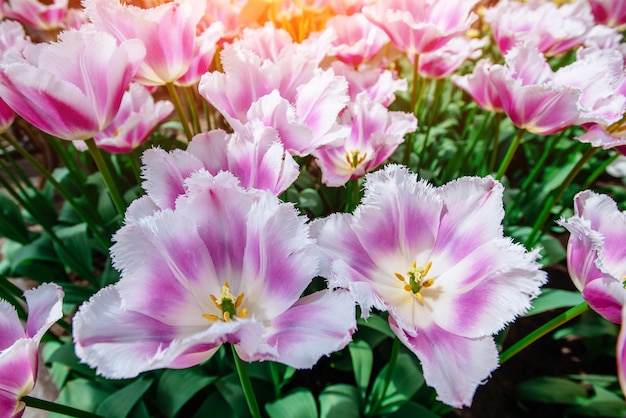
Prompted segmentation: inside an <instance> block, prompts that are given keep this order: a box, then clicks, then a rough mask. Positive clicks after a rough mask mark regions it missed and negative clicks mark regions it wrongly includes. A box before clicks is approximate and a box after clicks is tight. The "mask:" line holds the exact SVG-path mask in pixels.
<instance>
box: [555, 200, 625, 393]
mask: <svg viewBox="0 0 626 418" xmlns="http://www.w3.org/2000/svg"><path fill="white" fill-rule="evenodd" d="M559 224H560V225H562V226H564V227H565V228H566V229H567V230H568V231H569V233H570V237H569V241H568V244H567V268H568V271H569V274H570V277H571V278H572V281H573V282H574V285H576V287H577V288H578V289H579V290H580V291H581V292H582V296H583V298H584V299H585V301H587V303H588V304H589V306H590V307H591V308H592V309H593V310H594V311H596V312H597V313H599V314H600V315H602V316H603V317H604V318H605V319H607V320H609V321H611V322H614V323H617V324H622V329H621V332H620V335H619V337H618V342H617V349H616V356H617V371H618V377H619V382H620V385H621V387H622V391H623V392H624V393H625V394H626V331H624V324H625V323H626V322H624V321H625V320H626V319H625V318H626V289H625V288H624V283H625V282H626V246H624V242H625V241H626V213H625V212H621V211H620V210H619V209H618V207H617V205H616V203H615V201H614V200H613V199H611V198H610V197H609V196H606V195H601V194H597V193H595V192H593V191H591V190H585V191H582V192H580V193H578V194H577V195H576V196H575V197H574V216H572V217H571V218H569V219H567V220H561V221H559Z"/></svg>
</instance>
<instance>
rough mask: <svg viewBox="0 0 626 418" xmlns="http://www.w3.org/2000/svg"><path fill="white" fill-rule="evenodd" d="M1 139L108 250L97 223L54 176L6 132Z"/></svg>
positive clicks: (106, 242)
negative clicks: (44, 180)
mask: <svg viewBox="0 0 626 418" xmlns="http://www.w3.org/2000/svg"><path fill="white" fill-rule="evenodd" d="M3 137H4V138H5V139H6V140H7V142H8V143H9V144H11V145H12V146H13V148H15V150H16V151H17V152H19V153H20V155H21V156H22V157H24V158H25V159H26V160H27V161H28V162H29V163H30V164H31V165H32V166H33V167H34V168H35V169H36V170H37V171H38V172H39V174H40V175H41V176H42V177H43V178H44V179H46V181H48V182H49V183H50V184H52V186H54V188H55V189H56V190H57V191H58V192H59V193H60V194H61V196H63V198H64V199H65V200H67V202H68V203H69V204H70V206H72V208H73V209H74V211H75V212H76V214H78V216H80V218H81V219H82V220H83V221H85V223H87V225H88V226H89V229H90V230H91V231H92V232H93V234H94V236H95V237H96V239H97V240H98V242H99V243H100V245H101V246H102V248H104V249H107V248H109V245H110V242H109V240H107V239H106V238H105V237H104V235H102V233H101V232H100V230H99V229H98V227H97V224H98V223H97V222H96V221H95V220H94V219H93V218H92V216H91V215H90V214H89V213H88V212H86V211H84V210H83V209H82V208H81V207H80V205H79V204H78V203H76V200H74V198H73V197H72V195H71V194H70V193H69V192H68V191H67V189H66V188H65V187H63V185H62V184H61V183H59V182H58V181H57V180H56V179H55V178H54V176H53V175H52V174H51V173H50V172H48V170H46V168H45V167H44V166H43V165H41V163H40V162H39V161H37V159H36V158H35V157H33V156H32V155H31V154H30V153H29V152H28V151H26V150H25V149H24V147H22V146H21V145H20V144H19V142H18V141H17V140H16V139H15V138H14V137H13V136H12V135H10V134H8V132H7V133H5V134H4V135H3Z"/></svg>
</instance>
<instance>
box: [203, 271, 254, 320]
mask: <svg viewBox="0 0 626 418" xmlns="http://www.w3.org/2000/svg"><path fill="white" fill-rule="evenodd" d="M209 297H210V298H211V301H213V304H214V305H215V307H216V308H217V309H219V310H220V311H221V312H222V314H221V315H222V316H221V318H220V317H219V316H217V315H213V314H202V317H203V318H205V319H208V320H209V321H212V322H215V321H218V320H220V319H221V320H223V321H224V322H228V321H230V320H231V319H232V318H245V317H246V316H247V315H248V310H247V309H245V308H243V309H241V310H240V311H239V312H237V310H238V309H239V308H240V307H241V305H242V303H243V298H244V293H243V292H241V293H240V294H239V296H237V297H236V298H235V296H233V294H232V293H230V283H228V281H224V285H223V286H222V289H221V290H220V296H219V297H215V295H209Z"/></svg>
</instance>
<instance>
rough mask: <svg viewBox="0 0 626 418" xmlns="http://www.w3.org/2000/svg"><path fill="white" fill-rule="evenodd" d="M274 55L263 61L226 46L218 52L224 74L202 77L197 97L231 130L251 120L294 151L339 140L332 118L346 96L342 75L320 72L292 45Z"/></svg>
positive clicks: (307, 151) (305, 152) (304, 152)
mask: <svg viewBox="0 0 626 418" xmlns="http://www.w3.org/2000/svg"><path fill="white" fill-rule="evenodd" d="M298 51H300V52H298ZM277 57H278V58H277V59H276V61H272V60H270V59H263V58H261V57H260V56H259V55H257V54H256V53H255V52H253V51H251V50H249V49H247V48H245V47H244V46H243V45H242V44H238V43H235V44H233V45H227V46H226V47H225V48H224V50H223V51H222V54H221V58H222V66H223V68H224V72H223V73H222V72H217V71H215V72H210V73H206V74H205V75H203V76H202V78H201V80H200V84H199V87H198V90H199V92H200V95H201V96H202V97H204V98H205V99H206V100H207V101H208V102H209V103H211V105H213V106H214V107H215V108H216V109H217V110H218V111H219V112H220V113H221V114H222V115H223V116H224V117H225V118H226V120H227V121H228V123H229V124H230V125H231V126H232V127H233V129H234V130H236V131H237V130H240V129H241V127H242V126H243V125H244V124H245V123H246V122H248V121H251V120H260V121H262V122H263V123H264V124H265V125H266V126H270V127H273V128H275V129H276V130H277V131H278V132H279V134H280V138H281V141H282V142H283V144H284V146H285V148H286V149H287V150H288V151H289V152H291V153H292V154H295V155H308V154H310V153H311V152H312V151H313V150H315V149H316V148H318V147H320V146H322V145H324V144H327V143H330V142H332V141H334V140H336V139H338V138H341V136H342V135H343V134H345V132H344V130H343V129H342V128H341V126H340V125H338V124H337V117H338V115H339V112H340V111H341V110H342V109H343V108H344V107H345V105H346V103H347V102H348V99H349V98H348V95H347V94H346V93H347V90H348V85H347V82H346V80H345V78H344V77H340V76H336V75H335V74H334V72H333V71H332V69H328V70H322V69H321V68H319V67H318V66H317V63H316V62H315V61H314V60H313V59H312V58H311V57H310V56H308V55H306V54H305V53H303V52H301V50H300V49H299V48H297V47H296V46H295V45H293V46H286V47H285V48H283V50H282V51H281V52H280V53H279V54H277Z"/></svg>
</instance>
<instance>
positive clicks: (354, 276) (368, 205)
mask: <svg viewBox="0 0 626 418" xmlns="http://www.w3.org/2000/svg"><path fill="white" fill-rule="evenodd" d="M503 191H504V187H503V186H502V185H501V184H500V183H498V182H497V181H495V180H494V179H492V178H478V177H464V178H460V179H458V180H455V181H452V182H450V183H448V184H446V185H444V186H441V187H438V188H435V187H433V186H431V185H429V184H428V183H426V182H425V181H419V182H418V181H417V179H416V176H415V175H414V174H411V173H410V172H409V171H408V170H407V169H406V168H404V167H402V166H397V165H390V166H387V167H386V168H385V169H383V170H379V171H376V172H374V173H370V174H368V175H367V176H366V181H365V196H364V198H363V200H362V203H361V205H359V206H358V207H357V208H356V210H355V211H354V213H353V214H335V215H331V216H330V217H329V218H325V219H322V220H320V221H315V222H314V223H313V225H312V230H313V232H314V236H316V237H317V239H318V242H319V245H320V247H321V248H322V253H323V254H324V261H323V264H322V272H321V273H322V276H323V277H327V278H328V280H329V285H330V286H332V287H339V288H347V289H349V291H350V293H351V294H352V295H353V296H354V298H355V300H356V301H357V303H358V304H359V305H360V307H361V311H362V314H363V316H364V317H365V318H367V317H368V315H369V314H370V311H371V310H372V309H373V308H374V309H378V310H380V311H386V312H388V313H389V325H390V327H391V329H392V330H393V332H394V334H395V335H396V336H397V337H398V338H399V339H400V341H401V342H402V343H404V345H406V346H407V347H408V348H409V349H410V350H411V351H413V353H415V355H417V356H418V358H419V359H420V361H421V363H422V368H423V371H424V377H425V379H426V383H427V384H428V385H429V386H432V387H434V388H435V389H436V391H437V394H438V399H440V400H441V401H442V402H444V403H446V404H449V405H452V406H454V407H461V406H464V405H470V404H471V402H472V398H473V396H474V392H475V391H476V388H477V387H478V385H480V384H481V382H483V381H484V379H486V378H487V377H488V376H489V374H490V373H491V371H493V370H494V369H495V368H497V367H498V351H497V348H496V344H495V342H494V339H493V337H492V335H494V334H495V333H497V332H498V331H499V330H501V329H502V328H503V327H504V326H505V325H506V324H508V323H510V322H511V321H513V320H514V319H515V318H516V317H517V316H518V315H520V314H523V313H524V312H525V311H526V310H527V309H529V307H530V300H531V299H532V298H533V297H535V296H537V295H538V294H539V291H540V289H539V288H540V286H541V285H542V284H543V283H545V281H546V274H545V273H544V272H542V271H541V270H540V269H539V267H540V266H539V264H538V263H537V262H536V259H537V257H538V252H537V251H533V252H531V253H528V252H526V250H525V249H524V248H523V247H522V246H521V245H518V244H514V243H513V242H512V240H511V239H509V238H507V237H504V236H503V228H502V225H501V222H502V219H503V216H504V208H503V204H502V196H503Z"/></svg>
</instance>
